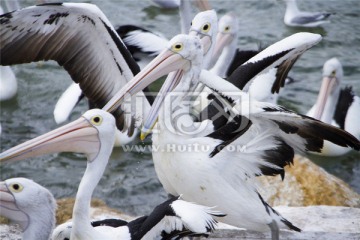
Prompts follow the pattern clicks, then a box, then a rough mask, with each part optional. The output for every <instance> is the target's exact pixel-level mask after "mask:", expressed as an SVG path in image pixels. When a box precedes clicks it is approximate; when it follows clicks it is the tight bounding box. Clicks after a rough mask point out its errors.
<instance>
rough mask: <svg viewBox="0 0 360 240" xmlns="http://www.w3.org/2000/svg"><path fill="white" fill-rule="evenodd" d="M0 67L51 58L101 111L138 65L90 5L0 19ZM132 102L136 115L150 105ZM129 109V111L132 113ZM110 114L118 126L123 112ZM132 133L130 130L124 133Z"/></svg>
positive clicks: (44, 8) (56, 6)
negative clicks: (115, 118)
mask: <svg viewBox="0 0 360 240" xmlns="http://www.w3.org/2000/svg"><path fill="white" fill-rule="evenodd" d="M0 21H1V23H2V24H1V26H0V41H1V45H0V55H1V59H0V64H1V65H12V64H20V63H29V62H33V61H41V60H55V61H57V62H58V63H59V65H61V66H63V67H64V68H65V70H67V71H68V73H69V74H70V76H71V78H72V79H73V80H74V82H76V83H79V85H80V88H81V89H82V91H83V93H84V95H85V96H86V97H87V98H88V99H89V100H90V101H91V102H93V103H94V104H95V106H97V107H102V106H104V104H105V103H106V102H108V101H109V100H110V99H111V97H112V96H113V95H114V94H115V93H116V92H117V91H118V90H119V89H120V88H121V87H122V86H123V85H125V83H126V82H127V81H129V80H130V79H131V78H132V77H133V76H134V75H135V74H136V73H137V72H138V71H139V67H138V65H137V64H136V62H135V61H134V59H133V58H132V56H131V54H130V53H129V52H128V50H127V49H126V47H125V45H124V44H123V42H122V40H121V39H120V38H119V36H118V35H117V33H116V31H115V29H114V28H113V26H112V25H111V23H110V22H109V20H108V19H107V18H106V16H105V15H104V14H103V13H102V12H101V10H100V9H99V8H98V7H96V6H95V5H92V4H86V3H49V4H42V5H38V6H32V7H28V8H24V9H21V10H17V11H15V12H11V13H6V14H4V15H1V16H0ZM138 96H141V97H142V99H143V100H144V102H143V103H142V104H137V107H138V108H139V109H136V111H137V112H138V113H139V114H140V113H141V114H142V110H143V109H144V108H145V109H146V108H149V107H150V104H149V102H148V101H147V100H146V98H143V96H144V94H143V93H142V92H141V93H140V95H138ZM133 111H135V110H133ZM115 115H117V116H120V117H118V118H117V121H118V124H119V126H120V125H122V123H121V121H122V118H123V112H122V111H121V110H120V109H118V111H116V112H115ZM133 131H134V128H133V126H130V129H129V132H128V133H129V134H130V135H131V134H132V133H133Z"/></svg>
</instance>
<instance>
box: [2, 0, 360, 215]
mask: <svg viewBox="0 0 360 240" xmlns="http://www.w3.org/2000/svg"><path fill="white" fill-rule="evenodd" d="M20 2H21V5H22V6H30V5H32V4H34V2H35V1H34V0H32V1H31V0H27V1H20ZM76 2H80V1H76ZM87 2H89V3H94V4H96V5H98V6H99V7H100V9H102V11H103V12H104V13H105V15H106V16H107V17H108V18H109V20H110V21H111V22H112V23H113V24H114V25H115V26H117V25H122V24H136V25H140V26H142V27H145V28H148V29H150V30H156V31H159V32H162V33H163V34H164V35H165V36H166V37H168V38H171V37H172V36H174V35H175V34H177V33H179V31H180V30H179V29H180V27H179V16H178V12H177V11H176V10H164V9H159V8H157V7H155V6H154V5H153V4H152V2H151V1H150V0H146V1H131V0H128V1H119V0H116V1H115V0H113V1H111V0H107V1H105V0H103V1H87ZM298 2H299V7H300V8H301V9H308V10H314V11H315V10H324V11H329V12H336V15H334V16H332V17H331V23H329V24H326V25H324V26H323V27H322V28H314V29H310V28H305V29H304V28H290V27H286V26H285V25H284V23H283V15H284V11H285V5H284V2H283V1H280V0H278V1H276V0H257V1H255V0H238V1H231V0H225V1H216V0H213V1H210V3H211V5H212V6H213V7H214V8H215V9H216V10H217V11H218V13H219V15H223V14H224V13H226V12H228V11H234V12H236V14H237V16H238V18H239V26H240V34H239V41H238V44H239V47H240V48H243V49H256V48H258V46H259V45H260V44H261V45H262V46H265V45H269V44H271V43H274V42H276V41H278V40H280V39H282V38H284V37H286V36H289V35H291V34H293V33H296V32H299V31H309V32H313V33H319V34H321V35H322V36H323V37H324V38H323V40H322V42H320V43H319V44H318V45H316V46H315V47H313V48H312V49H311V50H309V51H308V52H306V53H305V54H304V55H303V56H302V57H301V58H300V59H299V61H298V62H297V63H296V65H295V66H294V67H293V69H292V70H291V72H290V75H291V76H292V77H293V78H294V79H296V80H301V81H299V82H296V83H294V84H292V85H289V86H287V87H286V89H283V90H282V91H281V99H280V101H281V103H282V104H285V105H286V106H287V107H290V108H293V109H296V110H297V111H298V112H300V113H306V111H307V110H308V109H309V108H310V107H311V106H312V105H313V104H314V102H315V100H316V97H317V93H318V89H319V87H320V82H321V70H322V65H323V63H324V62H325V61H326V60H327V59H329V58H331V57H337V58H339V60H340V61H341V62H342V64H343V67H344V75H345V77H344V81H343V83H342V84H343V85H344V86H345V85H352V86H353V88H354V91H355V92H356V93H357V95H360V66H359V65H360V25H359V17H360V16H359V15H360V11H359V2H358V0H342V1H338V0H336V1H335V0H311V1H310V0H306V1H304V0H303V1H300V0H299V1H298ZM0 44H1V43H0ZM13 69H14V72H15V73H16V76H17V79H18V85H19V90H18V94H17V96H16V97H15V98H14V99H12V100H10V101H6V102H2V103H1V119H0V122H1V125H2V130H3V132H2V134H1V137H0V141H1V146H0V150H1V151H4V150H5V149H8V148H10V147H12V146H15V145H17V144H19V143H22V142H24V141H25V140H28V139H31V138H33V137H36V136H38V135H40V134H43V133H45V132H47V131H49V130H52V129H54V128H56V124H55V122H54V120H53V116H52V112H53V108H54V106H55V103H56V101H57V99H58V98H59V96H60V95H61V93H62V91H64V90H65V89H66V88H67V87H68V85H70V83H71V79H70V77H69V75H68V74H67V73H66V71H65V70H63V69H62V68H61V67H59V66H58V65H57V64H56V63H55V62H42V63H32V64H24V65H18V66H14V67H13ZM86 109H87V104H86V103H85V101H84V102H82V103H81V104H80V106H78V107H76V109H75V111H74V112H73V114H72V116H71V119H72V120H74V119H76V118H77V117H78V116H80V115H81V113H82V112H84V111H86ZM356 121H359V119H356ZM149 143H150V140H147V141H146V143H145V144H149ZM135 144H140V145H144V144H143V143H141V142H138V143H135ZM311 158H312V159H313V160H314V161H315V162H316V163H317V164H319V165H321V166H322V167H324V168H325V169H326V170H328V171H329V172H330V173H333V174H334V175H336V176H338V177H340V178H341V179H343V180H344V181H346V182H347V183H348V184H349V185H350V186H351V187H352V188H354V189H355V190H356V191H357V192H360V154H359V153H357V152H351V153H349V154H347V155H346V156H343V157H337V158H319V157H316V158H315V157H311ZM85 167H86V161H85V158H84V156H82V155H80V154H70V153H61V154H53V155H48V156H43V157H38V158H34V159H29V160H26V161H21V162H16V163H11V164H2V165H1V167H0V171H1V179H6V178H10V177H19V176H21V177H27V178H31V179H34V180H35V181H37V182H38V183H40V184H42V185H44V186H45V187H47V188H49V189H50V190H51V191H52V192H53V194H54V195H55V197H57V198H62V197H74V196H75V194H76V190H77V186H78V184H79V182H80V179H81V177H82V174H83V172H84V169H85ZM294 167H296V166H294ZM94 197H97V198H100V199H102V200H104V201H105V202H106V203H107V204H109V205H110V206H111V207H115V208H118V209H121V210H123V211H125V212H127V213H129V214H146V213H148V212H149V211H150V209H151V208H153V207H154V206H155V205H157V204H158V203H160V202H161V201H162V200H164V199H165V198H166V193H165V192H164V190H163V189H162V187H161V184H160V183H159V181H158V180H157V178H156V174H155V171H154V169H153V163H152V157H151V153H150V152H149V151H145V152H143V153H141V152H124V151H123V150H122V149H121V148H118V149H115V150H114V152H113V154H112V156H111V161H110V162H109V165H108V168H107V170H106V172H105V174H104V177H103V178H102V180H101V182H100V184H99V186H98V187H97V189H96V191H95V193H94Z"/></svg>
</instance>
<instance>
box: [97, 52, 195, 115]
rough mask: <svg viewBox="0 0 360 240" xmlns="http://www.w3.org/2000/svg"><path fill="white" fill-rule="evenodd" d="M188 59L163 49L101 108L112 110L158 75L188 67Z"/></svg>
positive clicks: (158, 76)
mask: <svg viewBox="0 0 360 240" xmlns="http://www.w3.org/2000/svg"><path fill="white" fill-rule="evenodd" d="M189 67H190V61H189V60H187V59H185V58H183V57H182V56H181V55H180V54H177V53H176V52H173V51H171V50H169V49H165V50H164V51H163V52H161V53H160V54H159V55H158V56H157V57H156V58H155V59H153V60H152V61H151V62H150V63H149V64H148V65H147V66H146V67H145V68H144V69H143V70H142V71H141V72H139V73H138V74H137V75H136V76H135V77H134V78H133V79H132V80H131V81H129V82H128V83H127V84H126V85H125V86H124V87H123V88H122V89H121V90H120V91H118V92H117V93H116V94H115V95H114V97H113V98H112V99H110V101H109V102H108V103H107V104H106V105H105V106H104V107H103V110H105V111H108V112H113V111H114V110H116V109H117V108H118V107H119V106H120V105H121V104H122V102H123V101H124V99H125V98H126V97H127V96H129V95H130V96H133V95H134V94H136V93H137V92H139V91H141V90H143V89H144V88H145V87H146V86H148V85H150V84H151V83H152V82H154V81H155V80H157V79H159V78H160V77H162V76H164V75H166V74H168V73H170V72H173V71H176V70H179V69H184V70H185V69H188V68H189Z"/></svg>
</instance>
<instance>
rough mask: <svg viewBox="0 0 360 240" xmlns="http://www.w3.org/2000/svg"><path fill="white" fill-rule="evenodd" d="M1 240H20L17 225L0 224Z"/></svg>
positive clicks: (19, 231)
mask: <svg viewBox="0 0 360 240" xmlns="http://www.w3.org/2000/svg"><path fill="white" fill-rule="evenodd" d="M0 239H1V240H21V230H20V226H19V225H7V224H2V223H1V224H0Z"/></svg>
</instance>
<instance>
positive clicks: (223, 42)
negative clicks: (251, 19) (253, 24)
mask: <svg viewBox="0 0 360 240" xmlns="http://www.w3.org/2000/svg"><path fill="white" fill-rule="evenodd" d="M218 25H219V27H218V33H217V36H216V43H215V47H214V52H213V56H212V57H211V64H210V67H212V68H211V72H213V73H214V74H216V75H218V76H220V77H222V78H226V77H228V76H230V75H231V73H232V72H233V71H234V70H235V69H236V68H237V67H238V66H240V65H241V64H243V63H245V62H246V61H247V60H249V59H250V58H252V57H254V56H255V55H256V54H258V53H259V51H255V50H246V51H245V50H240V49H237V40H238V32H239V27H238V19H237V17H236V15H235V14H234V13H233V12H229V13H227V14H225V15H224V16H222V17H221V18H220V19H219V24H218Z"/></svg>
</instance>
